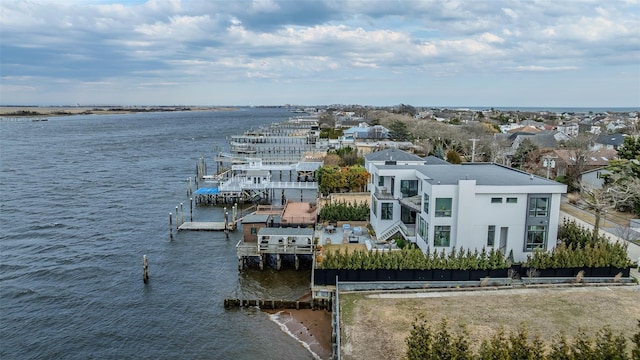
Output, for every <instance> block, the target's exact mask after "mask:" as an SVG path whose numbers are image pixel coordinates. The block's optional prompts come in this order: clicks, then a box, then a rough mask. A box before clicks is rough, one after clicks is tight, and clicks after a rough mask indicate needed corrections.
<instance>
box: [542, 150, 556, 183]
mask: <svg viewBox="0 0 640 360" xmlns="http://www.w3.org/2000/svg"><path fill="white" fill-rule="evenodd" d="M557 158H558V157H557V156H550V155H545V156H543V157H542V165H544V167H546V168H547V179H548V178H549V172H550V170H551V168H555V167H556V160H555V159H557Z"/></svg>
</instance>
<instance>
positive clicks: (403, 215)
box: [400, 206, 416, 224]
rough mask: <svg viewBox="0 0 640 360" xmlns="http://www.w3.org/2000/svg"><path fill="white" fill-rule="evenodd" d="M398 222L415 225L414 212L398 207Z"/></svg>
mask: <svg viewBox="0 0 640 360" xmlns="http://www.w3.org/2000/svg"><path fill="white" fill-rule="evenodd" d="M400 220H402V222H403V223H405V224H415V223H416V212H415V211H412V210H410V209H407V208H406V207H404V206H401V207H400Z"/></svg>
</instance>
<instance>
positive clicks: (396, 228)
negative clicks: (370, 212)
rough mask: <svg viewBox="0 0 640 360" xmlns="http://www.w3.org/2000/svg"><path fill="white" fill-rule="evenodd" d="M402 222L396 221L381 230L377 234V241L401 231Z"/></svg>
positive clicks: (386, 238) (384, 239)
mask: <svg viewBox="0 0 640 360" xmlns="http://www.w3.org/2000/svg"><path fill="white" fill-rule="evenodd" d="M402 230H403V229H402V222H401V221H398V222H396V223H395V224H393V225H392V226H391V227H389V228H388V229H387V230H385V231H383V232H382V233H381V234H380V235H379V236H378V241H386V240H388V239H389V238H391V237H392V236H393V235H395V234H396V233H398V232H400V233H403V231H402Z"/></svg>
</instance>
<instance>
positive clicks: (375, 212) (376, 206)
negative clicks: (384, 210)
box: [371, 196, 378, 216]
mask: <svg viewBox="0 0 640 360" xmlns="http://www.w3.org/2000/svg"><path fill="white" fill-rule="evenodd" d="M372 198H373V201H372V205H373V206H372V207H371V209H372V210H373V215H374V216H378V200H376V197H375V196H372Z"/></svg>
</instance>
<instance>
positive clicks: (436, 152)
mask: <svg viewBox="0 0 640 360" xmlns="http://www.w3.org/2000/svg"><path fill="white" fill-rule="evenodd" d="M433 156H435V157H437V158H438V159H442V160H444V150H442V145H438V146H436V148H435V149H434V150H433Z"/></svg>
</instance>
